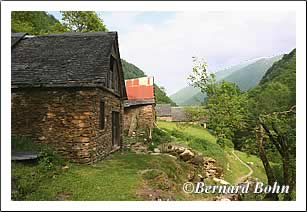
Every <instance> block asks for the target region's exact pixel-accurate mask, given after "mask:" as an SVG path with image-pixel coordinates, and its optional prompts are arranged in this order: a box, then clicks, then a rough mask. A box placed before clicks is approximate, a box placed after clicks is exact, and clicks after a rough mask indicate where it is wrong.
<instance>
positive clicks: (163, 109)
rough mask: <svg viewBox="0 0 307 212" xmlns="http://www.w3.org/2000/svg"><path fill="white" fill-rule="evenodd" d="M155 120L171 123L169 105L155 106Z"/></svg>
mask: <svg viewBox="0 0 307 212" xmlns="http://www.w3.org/2000/svg"><path fill="white" fill-rule="evenodd" d="M156 114H157V119H158V120H161V121H172V110H171V104H157V105H156Z"/></svg>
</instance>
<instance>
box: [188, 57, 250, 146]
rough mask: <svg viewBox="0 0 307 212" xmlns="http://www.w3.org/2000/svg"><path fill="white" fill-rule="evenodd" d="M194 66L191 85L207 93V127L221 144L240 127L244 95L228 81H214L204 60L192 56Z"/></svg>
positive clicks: (242, 116) (243, 112) (213, 76)
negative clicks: (213, 132)
mask: <svg viewBox="0 0 307 212" xmlns="http://www.w3.org/2000/svg"><path fill="white" fill-rule="evenodd" d="M193 62H194V68H193V72H192V74H191V75H190V76H189V80H190V81H191V82H192V85H193V86H195V87H198V88H200V90H201V91H202V92H203V93H206V94H207V98H206V101H205V108H206V113H207V114H206V115H207V117H208V127H209V128H211V129H213V130H214V131H215V133H216V135H217V137H218V141H219V143H220V144H221V145H223V144H224V143H225V142H224V141H226V140H225V139H228V140H229V139H232V137H233V129H234V128H241V127H243V126H242V123H243V118H244V114H245V110H244V105H245V103H246V95H243V94H242V93H241V91H240V89H239V87H238V86H237V85H236V84H234V83H230V82H226V81H221V82H216V79H215V75H214V74H212V73H208V72H207V70H206V66H207V65H206V63H205V61H204V60H198V59H197V58H194V60H193Z"/></svg>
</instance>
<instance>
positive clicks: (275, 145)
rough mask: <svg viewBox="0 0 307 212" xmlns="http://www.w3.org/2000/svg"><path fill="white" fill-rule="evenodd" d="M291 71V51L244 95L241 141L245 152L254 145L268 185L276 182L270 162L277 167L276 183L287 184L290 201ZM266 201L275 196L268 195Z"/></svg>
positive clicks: (292, 155) (292, 180)
mask: <svg viewBox="0 0 307 212" xmlns="http://www.w3.org/2000/svg"><path fill="white" fill-rule="evenodd" d="M295 72H296V70H295V50H294V51H292V52H291V53H290V54H288V55H285V56H284V57H283V58H282V60H280V61H278V62H276V63H275V64H274V65H273V66H272V67H271V68H270V69H269V70H268V71H267V73H266V74H265V76H264V77H263V79H262V80H261V82H260V84H259V85H258V86H257V87H256V88H254V89H252V90H250V91H249V92H248V93H247V95H248V103H247V105H246V108H247V111H248V113H247V115H246V124H247V127H246V129H245V137H242V138H241V139H242V140H244V139H246V138H249V139H246V141H249V142H246V143H245V144H246V145H245V146H246V147H247V149H248V150H250V149H252V150H255V144H256V147H257V149H258V153H259V156H260V158H261V160H262V162H263V165H264V168H265V171H266V173H267V177H268V183H269V184H270V185H273V183H274V182H275V181H277V180H278V178H277V173H276V170H274V168H273V167H272V166H271V164H270V162H271V161H273V162H275V163H278V164H281V165H280V166H281V167H282V172H283V174H282V177H281V180H279V181H281V182H280V183H283V184H286V185H289V194H286V195H285V196H284V200H291V199H293V198H294V197H293V195H294V194H293V193H294V190H295V158H296V157H295V155H296V154H295V149H296V119H295V104H296V103H295ZM255 140H256V143H255V142H254V141H255ZM266 198H268V199H278V196H277V195H274V194H268V195H267V196H266Z"/></svg>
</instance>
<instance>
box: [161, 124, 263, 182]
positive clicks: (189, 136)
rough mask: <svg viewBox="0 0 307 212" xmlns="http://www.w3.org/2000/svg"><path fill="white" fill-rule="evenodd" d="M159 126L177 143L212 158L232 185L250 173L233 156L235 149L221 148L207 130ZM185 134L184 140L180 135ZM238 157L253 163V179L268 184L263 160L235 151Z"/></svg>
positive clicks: (177, 125) (169, 125)
mask: <svg viewBox="0 0 307 212" xmlns="http://www.w3.org/2000/svg"><path fill="white" fill-rule="evenodd" d="M158 126H159V127H160V128H161V129H164V130H166V131H168V132H169V133H170V134H171V135H173V136H175V137H176V138H177V139H176V141H175V142H176V143H181V144H184V145H187V146H189V147H191V148H192V149H194V150H196V151H198V152H200V153H202V154H203V155H204V156H207V157H212V158H214V159H215V160H216V162H217V164H218V165H219V166H221V167H223V169H224V172H225V180H226V181H228V182H230V183H235V182H236V181H237V180H238V179H239V178H240V177H242V176H244V175H246V174H248V173H249V170H248V168H247V167H245V166H244V165H242V164H241V163H240V162H239V161H238V160H237V159H236V158H235V157H234V155H233V154H232V151H233V149H231V148H225V149H223V148H221V147H220V146H219V145H218V144H217V143H216V138H215V137H214V136H213V135H212V134H211V133H210V132H209V131H208V130H207V129H204V128H202V127H197V126H185V127H182V126H181V125H179V124H176V123H174V122H165V121H159V122H158ZM178 131H179V132H181V133H184V134H185V135H186V136H184V138H183V137H182V136H180V133H178ZM235 153H238V154H237V155H238V157H239V158H240V159H241V160H243V161H244V162H253V163H254V165H253V166H252V169H253V170H254V173H253V175H252V176H253V177H256V178H258V179H260V180H262V181H263V182H266V181H267V179H266V174H265V171H264V168H263V165H262V162H261V160H260V159H259V158H258V157H256V156H247V155H246V154H245V153H243V152H240V151H235Z"/></svg>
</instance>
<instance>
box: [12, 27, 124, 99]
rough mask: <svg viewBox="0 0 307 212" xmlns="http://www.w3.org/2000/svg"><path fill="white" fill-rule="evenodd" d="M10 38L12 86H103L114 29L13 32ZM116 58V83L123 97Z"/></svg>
mask: <svg viewBox="0 0 307 212" xmlns="http://www.w3.org/2000/svg"><path fill="white" fill-rule="evenodd" d="M11 38H12V47H11V48H12V55H11V58H12V63H11V69H12V70H11V71H12V77H11V80H12V81H11V85H12V88H20V87H105V88H106V87H107V73H108V71H109V70H110V55H111V49H112V46H113V45H115V47H117V46H118V40H117V39H118V38H117V32H88V33H61V34H49V35H39V36H27V35H25V34H22V33H18V34H15V33H13V34H12V37H11ZM116 51H117V50H116ZM118 54H119V51H118ZM118 57H119V58H118V61H119V65H120V72H121V73H120V75H122V76H120V79H121V83H120V84H121V85H122V86H121V87H122V89H123V91H122V93H123V94H124V96H126V90H125V86H124V85H125V84H124V79H123V72H122V68H121V62H120V56H119V55H118Z"/></svg>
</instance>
